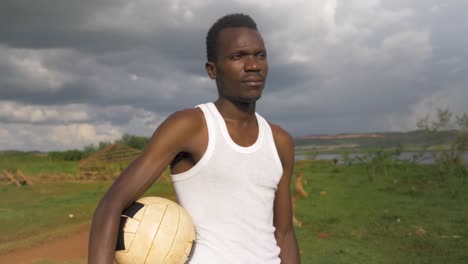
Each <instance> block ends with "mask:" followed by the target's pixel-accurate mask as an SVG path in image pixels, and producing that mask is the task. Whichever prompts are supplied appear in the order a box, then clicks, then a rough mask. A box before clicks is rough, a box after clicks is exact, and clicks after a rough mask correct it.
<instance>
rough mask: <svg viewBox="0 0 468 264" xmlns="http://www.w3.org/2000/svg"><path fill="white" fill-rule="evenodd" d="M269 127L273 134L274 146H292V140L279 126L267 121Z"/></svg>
mask: <svg viewBox="0 0 468 264" xmlns="http://www.w3.org/2000/svg"><path fill="white" fill-rule="evenodd" d="M267 122H268V124H269V125H270V127H271V132H272V133H273V138H274V139H275V142H276V144H277V145H278V144H288V145H289V144H294V140H293V138H292V136H291V134H289V133H288V131H286V130H285V129H284V128H282V127H281V126H279V125H277V124H274V123H272V122H270V121H267Z"/></svg>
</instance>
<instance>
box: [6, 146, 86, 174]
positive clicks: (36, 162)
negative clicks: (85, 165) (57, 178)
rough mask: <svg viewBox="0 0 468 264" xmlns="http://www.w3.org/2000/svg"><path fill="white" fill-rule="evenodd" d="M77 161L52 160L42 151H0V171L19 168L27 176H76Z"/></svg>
mask: <svg viewBox="0 0 468 264" xmlns="http://www.w3.org/2000/svg"><path fill="white" fill-rule="evenodd" d="M77 165H78V162H76V161H64V160H53V159H51V158H49V157H48V156H47V154H44V153H37V154H32V153H22V152H19V153H0V173H2V172H3V171H4V170H7V171H16V170H17V169H20V170H21V171H22V172H23V173H25V174H26V175H28V176H33V177H36V176H40V175H51V174H52V175H58V174H61V175H69V176H76V175H77V174H78V169H77Z"/></svg>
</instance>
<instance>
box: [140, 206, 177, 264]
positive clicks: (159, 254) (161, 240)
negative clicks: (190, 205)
mask: <svg viewBox="0 0 468 264" xmlns="http://www.w3.org/2000/svg"><path fill="white" fill-rule="evenodd" d="M178 229H179V208H178V207H176V206H174V205H170V204H169V205H168V206H167V209H166V214H165V215H164V218H163V220H162V222H161V226H160V228H159V231H158V233H157V235H156V238H155V240H154V242H153V246H152V248H151V251H150V253H149V255H148V259H147V263H157V264H160V263H174V262H170V261H168V262H165V259H166V258H167V257H168V256H169V254H168V253H169V252H171V248H172V246H173V244H174V241H175V239H176V236H177V230H178Z"/></svg>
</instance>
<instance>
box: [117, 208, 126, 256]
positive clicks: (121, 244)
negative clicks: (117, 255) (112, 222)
mask: <svg viewBox="0 0 468 264" xmlns="http://www.w3.org/2000/svg"><path fill="white" fill-rule="evenodd" d="M127 220H128V217H126V216H121V217H120V224H119V233H118V234H117V244H116V246H115V250H126V249H127V248H129V247H126V246H125V238H124V233H125V231H124V226H125V223H126V222H127Z"/></svg>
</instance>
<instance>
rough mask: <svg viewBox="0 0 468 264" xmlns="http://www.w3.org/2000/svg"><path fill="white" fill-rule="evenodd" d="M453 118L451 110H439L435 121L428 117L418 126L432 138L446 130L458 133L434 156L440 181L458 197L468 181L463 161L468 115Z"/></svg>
mask: <svg viewBox="0 0 468 264" xmlns="http://www.w3.org/2000/svg"><path fill="white" fill-rule="evenodd" d="M452 117H453V114H452V112H451V111H450V110H449V109H438V110H437V116H436V119H435V120H434V121H431V120H430V119H429V116H426V117H424V118H422V119H421V120H419V121H418V123H417V126H418V127H419V128H420V129H423V130H424V131H425V132H426V133H427V134H428V135H430V136H431V137H437V136H439V135H440V133H441V132H443V131H445V130H453V129H454V130H455V131H456V136H455V138H454V139H453V140H452V141H451V143H450V144H449V147H448V148H445V149H442V150H441V151H440V152H439V153H435V154H434V155H433V158H434V160H435V161H436V165H437V167H438V175H439V179H440V181H441V182H445V183H446V184H448V186H449V189H450V193H451V195H452V196H456V195H458V194H459V193H460V192H461V191H462V190H463V187H462V185H463V184H464V183H466V182H467V179H468V170H467V168H466V166H465V164H464V160H463V157H464V154H465V151H466V150H467V149H468V115H467V114H466V113H464V114H462V115H459V116H456V117H455V118H452Z"/></svg>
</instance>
